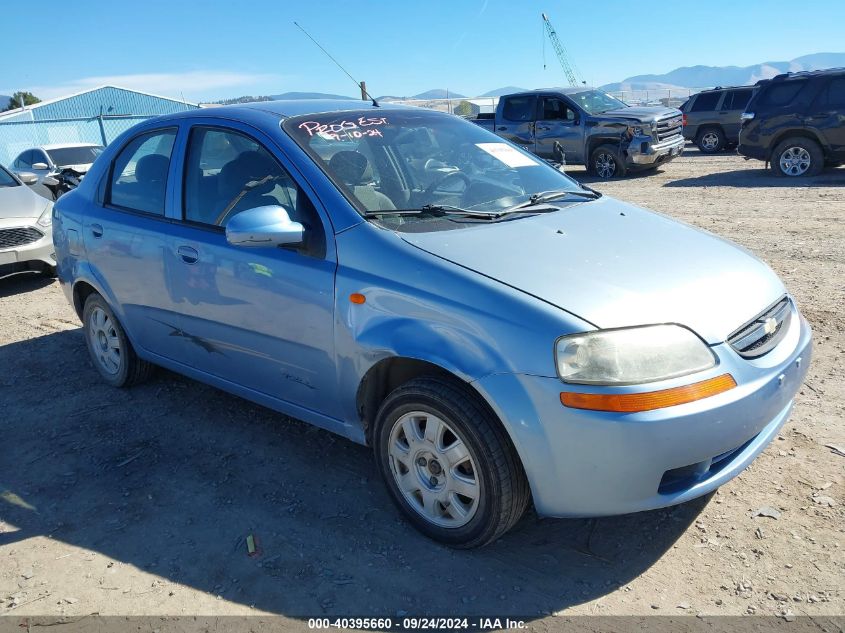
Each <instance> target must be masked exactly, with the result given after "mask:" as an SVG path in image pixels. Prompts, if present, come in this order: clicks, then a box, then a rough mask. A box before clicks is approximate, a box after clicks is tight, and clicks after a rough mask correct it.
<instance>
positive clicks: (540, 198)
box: [496, 185, 601, 216]
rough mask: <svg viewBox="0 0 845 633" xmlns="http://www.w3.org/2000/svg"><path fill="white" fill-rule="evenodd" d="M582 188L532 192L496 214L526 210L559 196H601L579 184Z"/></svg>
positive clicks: (594, 197) (589, 198) (555, 208)
mask: <svg viewBox="0 0 845 633" xmlns="http://www.w3.org/2000/svg"><path fill="white" fill-rule="evenodd" d="M581 187H583V188H584V191H571V190H560V191H541V192H540V193H535V194H533V195H532V196H531V197H530V198H528V200H526V201H525V202H520V203H519V204H516V205H514V206H512V207H509V208H507V209H504V210H502V211H499V212H498V213H497V214H496V215H498V216H502V215H507V214H508V213H514V212H517V211H522V210H528V209H530V208H531V207H540V206H542V205H544V204H547V203H549V202H552V201H554V200H559V199H561V198H568V197H569V196H575V197H576V198H586V199H587V200H597V199H598V198H600V197H601V194H600V193H599V192H598V191H596V190H594V189H590V188H589V187H586V186H584V185H581ZM538 210H539V209H538ZM549 210H555V211H556V210H557V207H549Z"/></svg>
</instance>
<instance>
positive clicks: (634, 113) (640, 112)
mask: <svg viewBox="0 0 845 633" xmlns="http://www.w3.org/2000/svg"><path fill="white" fill-rule="evenodd" d="M596 116H599V117H602V118H608V119H634V120H636V121H640V122H641V123H648V122H649V121H657V120H659V119H665V118H667V117H671V116H681V111H680V110H676V109H675V108H664V107H663V106H631V107H630V108H619V109H618V110H609V111H607V112H602V113H601V114H599V115H596Z"/></svg>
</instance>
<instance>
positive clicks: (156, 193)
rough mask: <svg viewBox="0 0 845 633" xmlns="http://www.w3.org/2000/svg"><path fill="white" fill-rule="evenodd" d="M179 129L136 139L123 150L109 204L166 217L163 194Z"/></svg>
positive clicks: (115, 166)
mask: <svg viewBox="0 0 845 633" xmlns="http://www.w3.org/2000/svg"><path fill="white" fill-rule="evenodd" d="M174 140H176V130H175V129H169V130H158V131H155V132H148V133H147V134H142V135H141V136H136V137H135V138H133V139H132V140H131V141H129V143H128V144H127V145H126V146H125V147H124V148H123V149H122V150H120V153H119V154H118V155H117V158H115V160H114V164H113V166H112V172H111V178H110V180H109V195H108V203H109V204H111V205H113V206H116V207H121V208H123V209H129V210H131V211H142V212H144V213H151V214H154V215H164V194H165V192H166V191H167V174H168V172H169V171H170V154H171V152H172V151H173V141H174Z"/></svg>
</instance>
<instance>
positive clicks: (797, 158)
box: [771, 136, 824, 178]
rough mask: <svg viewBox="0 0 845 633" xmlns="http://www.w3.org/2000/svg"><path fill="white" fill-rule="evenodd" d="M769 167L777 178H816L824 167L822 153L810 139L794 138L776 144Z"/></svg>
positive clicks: (817, 145)
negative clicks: (770, 166)
mask: <svg viewBox="0 0 845 633" xmlns="http://www.w3.org/2000/svg"><path fill="white" fill-rule="evenodd" d="M771 165H772V171H773V172H774V173H775V175H777V176H790V177H793V178H795V177H800V176H816V175H818V174H819V173H820V172H821V170H822V168H823V167H824V153H823V152H822V148H821V147H819V144H818V143H816V142H815V141H813V140H812V139H808V138H802V137H800V136H796V137H792V138H788V139H786V140H785V141H781V142H780V143H778V145H777V147H775V151H774V152H772V160H771Z"/></svg>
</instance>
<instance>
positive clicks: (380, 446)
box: [373, 377, 529, 548]
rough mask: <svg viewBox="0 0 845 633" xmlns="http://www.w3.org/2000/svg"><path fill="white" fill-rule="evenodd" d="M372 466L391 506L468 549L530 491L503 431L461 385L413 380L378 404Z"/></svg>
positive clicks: (517, 513) (518, 511)
mask: <svg viewBox="0 0 845 633" xmlns="http://www.w3.org/2000/svg"><path fill="white" fill-rule="evenodd" d="M373 439H374V441H373V444H374V450H375V456H376V461H377V463H378V466H379V470H380V471H381V474H382V477H383V478H384V481H385V484H386V485H387V489H388V491H389V492H390V495H391V497H392V498H393V501H394V502H395V503H396V504H397V505H398V506H399V508H400V510H401V511H402V512H403V513H404V514H405V516H406V517H407V518H408V520H409V521H410V522H411V523H412V524H413V525H414V527H416V528H417V529H418V530H419V531H420V532H422V533H423V534H425V535H426V536H428V537H430V538H433V539H435V540H438V541H440V542H442V543H445V544H447V545H451V546H453V547H461V548H470V547H479V546H481V545H485V544H487V543H490V542H491V541H494V540H495V539H497V538H499V537H500V536H501V535H502V534H504V533H505V532H506V531H507V530H509V529H510V528H511V527H512V526H513V525H514V524H515V523H516V522H517V521H518V520H519V518H520V517H521V516H522V515H523V513H524V512H525V508H526V507H527V505H528V500H529V490H528V482H527V480H526V478H525V473H524V472H523V470H522V466H521V464H520V462H519V458H518V457H517V455H516V451H515V450H514V448H513V446H512V445H511V443H510V441H509V439H508V437H507V435H506V433H505V431H504V429H503V428H502V426H501V424H499V422H498V420H496V419H495V418H493V416H492V414H491V413H489V412H488V411H487V409H486V407H484V406H483V405H482V404H481V403H480V402H479V400H478V398H477V396H474V395H473V394H471V393H470V392H469V391H467V390H466V389H465V388H461V387H460V386H458V385H455V384H453V383H451V382H447V381H444V380H442V379H439V378H434V377H431V378H419V379H415V380H412V381H410V382H408V383H406V384H405V385H403V386H401V387H399V388H398V389H396V390H395V391H393V392H392V393H391V394H390V395H389V396H388V397H387V398H386V399H385V401H384V403H383V404H382V405H381V408H380V409H379V413H378V416H377V419H376V425H375V429H374V434H373Z"/></svg>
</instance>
